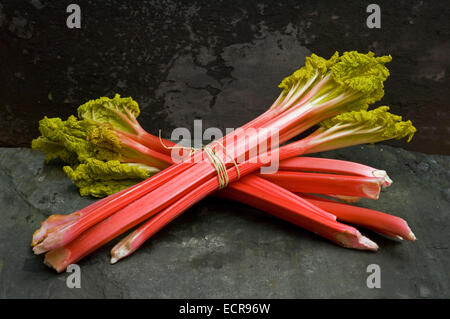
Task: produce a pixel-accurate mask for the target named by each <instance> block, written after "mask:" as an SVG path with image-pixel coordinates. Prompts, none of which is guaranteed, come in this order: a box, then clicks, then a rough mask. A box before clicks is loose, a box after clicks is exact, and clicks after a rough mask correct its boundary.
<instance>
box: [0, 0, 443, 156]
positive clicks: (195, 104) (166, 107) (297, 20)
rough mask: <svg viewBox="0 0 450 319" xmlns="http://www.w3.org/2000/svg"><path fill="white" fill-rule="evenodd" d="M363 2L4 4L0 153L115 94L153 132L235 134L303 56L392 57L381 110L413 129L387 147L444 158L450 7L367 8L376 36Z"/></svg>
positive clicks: (0, 17) (0, 7)
mask: <svg viewBox="0 0 450 319" xmlns="http://www.w3.org/2000/svg"><path fill="white" fill-rule="evenodd" d="M69 3H77V4H79V5H80V6H81V9H82V29H81V30H70V29H68V28H67V27H66V24H65V20H66V16H67V14H66V13H65V9H66V6H67V5H68V4H69ZM369 3H371V1H360V0H358V1H330V2H328V1H299V0H296V1H258V2H255V1H232V0H230V1H223V2H218V1H217V2H216V1H200V0H198V1H189V2H188V1H179V2H177V1H122V0H103V1H88V0H78V1H76V0H71V1H63V0H61V1H44V0H29V1H24V0H3V1H1V2H0V146H28V145H29V143H30V140H31V139H32V138H33V137H36V136H37V135H38V131H37V121H38V120H39V119H40V118H42V117H43V116H44V115H47V116H64V117H66V116H68V115H69V114H72V113H73V112H74V110H75V109H76V107H77V106H78V105H79V104H81V103H83V102H84V101H86V100H88V99H91V98H96V97H99V96H104V95H109V96H112V95H113V94H114V93H116V92H117V93H121V94H122V95H127V96H128V95H131V96H133V97H134V98H135V99H136V100H137V101H138V102H139V103H140V105H141V107H142V110H143V114H142V117H141V122H142V123H143V126H144V127H145V128H146V129H148V130H149V131H151V132H157V130H158V129H159V128H162V129H163V130H164V132H165V135H166V136H168V135H169V133H170V131H171V130H172V129H173V128H175V127H178V126H186V127H188V128H192V126H193V120H194V119H196V118H202V119H203V121H204V126H217V127H220V128H225V127H236V126H238V125H241V124H243V123H244V122H246V121H247V120H249V119H251V118H253V117H255V116H256V115H257V114H259V113H260V112H262V111H263V110H264V109H265V108H266V107H267V106H269V105H270V104H271V102H272V100H273V99H274V98H275V97H276V96H277V95H278V89H277V87H276V86H277V84H278V82H279V81H280V80H281V79H282V78H283V77H284V76H286V75H288V74H289V73H290V72H292V71H293V70H295V69H296V68H297V67H298V66H299V65H300V64H302V62H303V59H304V56H305V55H306V54H309V53H311V52H314V53H317V54H319V55H323V56H330V55H331V54H332V53H333V52H334V51H336V50H338V51H345V50H362V51H367V50H372V51H374V52H375V53H377V54H387V53H390V54H392V55H393V58H394V60H393V62H392V63H391V64H390V66H389V67H390V69H391V74H392V75H391V78H390V79H389V80H388V82H387V83H386V96H385V98H384V99H383V102H382V103H383V104H387V105H390V106H391V107H392V110H393V111H394V112H397V113H401V114H402V115H404V116H405V117H406V118H408V119H411V120H413V121H414V123H415V124H416V125H417V127H418V129H419V132H418V134H417V136H416V138H415V139H414V141H413V142H411V143H410V144H409V145H405V144H404V143H403V142H402V143H400V144H399V143H397V144H395V143H394V145H401V146H402V147H405V148H408V149H410V150H416V151H423V152H429V153H441V154H450V141H449V140H448V139H447V138H446V136H447V135H448V131H449V126H448V123H450V112H449V109H450V107H449V102H448V101H449V100H450V93H449V90H448V88H449V84H450V83H449V82H450V80H449V77H448V72H449V66H450V55H449V54H448V53H449V51H450V40H449V39H450V37H449V25H450V24H449V22H448V21H449V16H450V12H449V11H450V10H449V8H450V6H449V3H448V1H447V2H446V1H418V0H415V1H395V2H394V1H389V2H387V1H377V3H378V4H380V5H381V8H382V28H381V29H379V30H377V29H368V28H367V27H366V25H365V19H366V16H367V13H366V6H367V5H368V4H369ZM439 139H440V140H441V141H439Z"/></svg>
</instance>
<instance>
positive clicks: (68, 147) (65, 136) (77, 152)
mask: <svg viewBox="0 0 450 319" xmlns="http://www.w3.org/2000/svg"><path fill="white" fill-rule="evenodd" d="M93 128H94V126H93V125H92V124H91V123H89V122H86V121H79V120H77V118H76V117H75V116H70V117H69V118H68V119H67V120H66V121H63V120H61V119H60V118H57V117H56V118H48V117H44V118H43V119H42V120H40V121H39V131H40V132H41V136H40V137H38V138H37V139H35V140H33V141H32V143H31V146H32V148H33V149H38V150H40V151H42V152H44V153H45V154H46V160H47V161H49V160H52V159H55V158H60V159H61V160H63V161H64V162H66V163H68V164H74V162H75V161H79V162H82V161H84V160H85V159H87V158H91V157H94V156H95V150H94V149H93V147H92V145H91V143H89V142H88V141H87V136H88V134H89V132H90V131H91V130H92V129H93Z"/></svg>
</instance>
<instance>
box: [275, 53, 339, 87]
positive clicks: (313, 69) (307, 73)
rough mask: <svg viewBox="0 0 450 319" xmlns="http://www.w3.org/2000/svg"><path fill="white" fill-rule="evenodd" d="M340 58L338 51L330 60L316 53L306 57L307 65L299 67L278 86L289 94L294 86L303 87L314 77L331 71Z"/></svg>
mask: <svg viewBox="0 0 450 319" xmlns="http://www.w3.org/2000/svg"><path fill="white" fill-rule="evenodd" d="M338 59H339V53H338V52H336V53H335V54H334V55H333V56H332V57H331V58H330V59H328V60H327V59H324V58H322V57H320V56H318V55H316V54H311V56H309V57H306V59H305V66H304V67H302V68H300V69H298V70H297V71H295V72H294V73H292V74H291V75H290V76H288V77H286V78H284V79H283V81H281V83H280V85H279V86H278V87H279V88H280V89H283V93H284V94H288V93H289V91H290V90H291V89H292V88H293V87H294V86H296V85H298V86H299V87H301V86H303V85H304V84H306V83H307V82H308V81H309V80H310V79H312V78H313V77H315V76H320V75H325V74H326V73H327V72H328V71H329V68H330V67H331V66H332V65H334V64H335V63H336V62H337V61H338Z"/></svg>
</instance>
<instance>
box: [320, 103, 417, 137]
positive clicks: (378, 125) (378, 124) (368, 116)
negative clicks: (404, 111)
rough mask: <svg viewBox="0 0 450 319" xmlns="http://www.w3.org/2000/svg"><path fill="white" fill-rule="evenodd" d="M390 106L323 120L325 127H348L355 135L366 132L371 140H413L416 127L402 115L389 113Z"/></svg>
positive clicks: (366, 135) (322, 123)
mask: <svg viewBox="0 0 450 319" xmlns="http://www.w3.org/2000/svg"><path fill="white" fill-rule="evenodd" d="M388 111H389V107H388V106H380V107H378V108H376V109H374V110H371V111H352V112H346V113H342V114H340V115H337V116H335V117H333V118H330V119H328V120H325V121H323V122H321V123H320V124H321V127H322V128H323V129H325V130H326V129H331V128H333V127H339V126H342V127H348V129H346V130H348V131H349V132H352V133H353V135H358V134H364V135H365V138H367V139H370V142H372V143H374V142H380V141H384V140H389V139H402V138H405V137H407V138H408V140H407V141H408V142H409V141H411V139H412V137H413V136H414V133H415V132H416V128H415V127H414V126H413V124H412V123H411V121H402V117H401V116H399V115H395V114H392V113H389V112H388Z"/></svg>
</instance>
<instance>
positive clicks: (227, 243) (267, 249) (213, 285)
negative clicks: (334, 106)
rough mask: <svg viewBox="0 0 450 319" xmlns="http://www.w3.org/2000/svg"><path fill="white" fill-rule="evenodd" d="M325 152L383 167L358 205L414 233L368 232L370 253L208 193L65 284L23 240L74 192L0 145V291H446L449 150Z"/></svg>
mask: <svg viewBox="0 0 450 319" xmlns="http://www.w3.org/2000/svg"><path fill="white" fill-rule="evenodd" d="M322 155H324V156H327V157H333V158H338V159H347V160H353V161H357V162H361V163H365V164H368V165H372V166H376V167H379V168H383V169H388V171H389V174H390V176H391V178H392V179H393V180H394V184H393V185H392V186H391V187H390V189H389V190H388V191H387V192H383V194H382V196H381V198H380V200H378V201H368V200H367V201H363V203H362V205H364V206H365V207H369V208H374V209H378V210H381V211H386V212H391V213H394V214H396V215H398V216H401V217H403V218H405V219H406V220H407V221H408V222H409V224H410V226H411V227H412V228H413V230H414V232H415V234H416V236H417V237H418V241H416V242H414V243H410V242H400V241H395V240H390V239H387V238H384V237H381V236H378V235H376V234H374V233H372V232H369V231H364V230H362V231H363V233H364V234H366V235H368V236H369V237H370V238H371V239H373V240H375V241H376V242H377V243H378V244H379V245H380V250H379V251H378V252H377V253H367V252H360V251H353V250H348V249H344V248H341V247H338V246H336V245H334V244H332V243H330V242H328V241H326V240H324V239H321V238H320V237H318V236H316V235H314V234H311V233H309V232H307V231H304V230H302V229H300V228H298V227H295V226H293V225H290V224H288V223H286V222H283V221H279V220H277V219H275V218H273V217H271V216H269V215H267V214H264V213H262V212H259V211H256V210H254V209H251V208H249V207H246V206H244V205H240V204H237V203H232V202H226V201H221V200H217V199H212V198H210V199H206V200H205V201H203V202H201V203H199V204H197V205H196V206H194V207H193V208H192V209H190V210H189V211H187V212H186V213H185V214H184V215H182V216H181V217H180V218H179V219H178V220H176V221H174V222H173V223H172V224H171V225H169V226H168V227H167V228H166V229H164V230H162V231H161V232H160V233H159V234H157V235H156V236H155V237H154V238H153V239H152V240H150V241H149V242H148V243H146V244H145V245H144V246H143V247H142V248H141V249H140V250H139V251H138V252H136V253H135V254H134V255H133V256H132V257H131V258H128V259H125V260H124V261H122V262H120V263H118V264H116V265H110V264H109V258H108V255H109V253H108V252H109V248H111V244H109V245H107V246H106V247H104V248H102V249H100V250H98V251H96V252H95V253H93V254H91V255H90V256H89V257H87V258H85V259H84V260H83V261H81V262H80V263H79V265H80V267H81V288H80V289H69V288H67V286H66V279H67V277H68V275H69V274H68V273H62V274H59V275H58V274H56V273H55V272H53V271H52V270H50V269H49V268H47V267H46V266H44V265H43V264H42V258H41V257H39V256H34V255H33V254H32V251H31V249H30V247H29V242H30V239H31V235H32V233H33V231H34V230H35V229H36V228H37V227H38V226H39V224H40V222H41V221H42V220H43V219H44V218H46V217H47V216H49V215H50V214H52V213H68V212H72V211H73V210H75V209H78V208H81V207H83V206H84V205H87V204H88V203H90V202H91V201H92V200H90V199H88V198H81V197H80V196H79V195H78V193H77V190H76V189H75V187H74V186H73V185H72V184H71V182H70V181H69V180H68V179H67V178H66V177H65V176H64V173H63V172H62V171H61V169H60V168H59V167H57V166H45V165H44V163H43V156H42V155H41V154H40V153H39V152H36V151H32V150H29V149H20V148H11V149H0V207H1V216H0V221H1V222H0V298H12V297H19V298H38V297H40V298H66V297H67V298H75V297H76V298H113V297H124V298H129V297H132V298H147V297H152V298H172V297H177V298H221V297H227V298H232V297H242V298H268V297H270V298H305V297H329V298H340V297H345V298H347V297H348V298H356V297H358V298H380V297H392V298H413V297H414V298H431V297H437V298H440V297H446V298H449V297H450V279H449V269H450V258H449V254H448V251H449V250H448V249H449V246H448V245H449V242H450V238H449V234H450V221H449V211H450V210H449V208H450V205H449V201H450V184H449V180H450V157H445V156H438V155H424V154H421V153H413V152H408V151H405V150H402V149H398V148H392V147H390V146H385V145H377V146H363V147H353V148H351V149H346V150H339V151H333V152H327V153H324V154H322ZM369 264H378V265H379V266H380V267H381V288H380V289H368V288H367V286H366V278H367V276H368V275H369V274H368V273H367V272H366V268H367V266H368V265H369Z"/></svg>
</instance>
